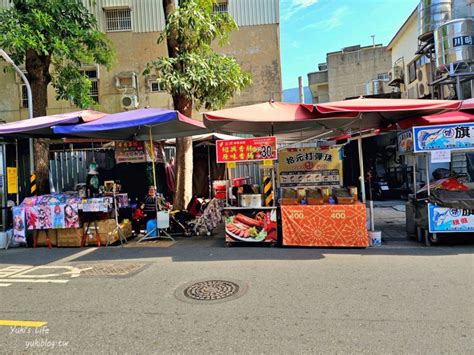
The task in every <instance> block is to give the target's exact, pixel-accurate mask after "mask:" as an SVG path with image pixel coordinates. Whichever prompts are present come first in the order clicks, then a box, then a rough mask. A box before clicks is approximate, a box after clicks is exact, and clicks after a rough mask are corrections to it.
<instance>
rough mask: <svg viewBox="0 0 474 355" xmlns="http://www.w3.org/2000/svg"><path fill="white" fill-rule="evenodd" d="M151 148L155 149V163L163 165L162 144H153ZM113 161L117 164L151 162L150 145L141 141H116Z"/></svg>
mask: <svg viewBox="0 0 474 355" xmlns="http://www.w3.org/2000/svg"><path fill="white" fill-rule="evenodd" d="M153 146H154V148H155V152H154V154H155V162H157V163H164V162H165V154H164V148H163V144H161V143H160V142H153ZM115 160H116V162H117V164H119V163H146V162H151V151H150V143H149V142H143V141H118V142H116V143H115Z"/></svg>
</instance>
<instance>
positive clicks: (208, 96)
mask: <svg viewBox="0 0 474 355" xmlns="http://www.w3.org/2000/svg"><path fill="white" fill-rule="evenodd" d="M214 4H215V1H214V0H180V1H179V5H178V7H176V2H175V0H163V8H164V12H165V18H166V26H165V29H164V31H163V33H162V34H161V36H160V37H159V39H158V43H161V42H164V41H166V44H167V47H168V57H160V58H158V59H156V60H155V61H153V62H150V63H148V66H147V70H146V71H145V74H149V73H154V74H156V76H157V81H158V83H159V84H160V86H161V87H162V88H164V89H165V90H167V91H168V92H169V93H170V94H171V96H172V97H173V104H174V109H175V110H177V111H179V112H181V113H182V114H184V115H186V116H188V117H191V115H192V111H193V108H194V109H199V108H201V107H204V108H206V109H208V110H210V109H218V108H221V107H222V106H224V105H225V103H226V102H227V101H228V100H229V99H230V98H231V97H232V96H233V95H234V94H236V93H238V92H239V91H240V90H242V89H243V88H245V87H246V86H248V85H250V84H251V76H250V74H249V73H246V72H244V71H242V69H241V68H240V66H239V64H238V63H237V62H236V60H235V59H234V58H232V57H228V56H225V55H220V54H218V53H216V52H215V51H214V50H213V49H212V47H211V44H212V43H213V42H216V41H217V42H218V43H219V44H220V45H223V44H225V43H226V42H227V41H228V37H229V34H230V32H231V31H233V30H235V29H237V25H236V23H235V21H234V19H233V18H232V17H231V16H230V15H229V14H227V13H216V12H214V11H213V7H214ZM176 150H177V154H176V195H175V199H174V205H175V206H176V207H177V208H184V207H185V206H186V205H185V204H186V203H187V201H189V199H190V198H191V193H192V175H193V173H192V169H193V156H192V141H191V138H189V137H186V138H178V139H177V142H176Z"/></svg>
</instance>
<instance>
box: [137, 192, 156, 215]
mask: <svg viewBox="0 0 474 355" xmlns="http://www.w3.org/2000/svg"><path fill="white" fill-rule="evenodd" d="M157 198H158V197H157V195H156V188H155V186H149V187H148V194H147V195H146V196H145V198H144V199H143V202H142V203H141V205H140V209H141V210H142V211H143V213H144V214H145V219H146V220H149V219H151V218H156V210H157V205H158V203H159V201H157V200H156V199H157Z"/></svg>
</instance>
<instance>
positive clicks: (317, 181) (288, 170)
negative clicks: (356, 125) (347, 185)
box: [278, 147, 342, 189]
mask: <svg viewBox="0 0 474 355" xmlns="http://www.w3.org/2000/svg"><path fill="white" fill-rule="evenodd" d="M341 154H342V151H341V148H340V147H336V148H327V149H321V148H300V149H286V150H283V151H280V159H279V171H278V178H279V183H280V187H281V188H282V189H284V188H297V187H306V186H308V187H314V186H342V159H341Z"/></svg>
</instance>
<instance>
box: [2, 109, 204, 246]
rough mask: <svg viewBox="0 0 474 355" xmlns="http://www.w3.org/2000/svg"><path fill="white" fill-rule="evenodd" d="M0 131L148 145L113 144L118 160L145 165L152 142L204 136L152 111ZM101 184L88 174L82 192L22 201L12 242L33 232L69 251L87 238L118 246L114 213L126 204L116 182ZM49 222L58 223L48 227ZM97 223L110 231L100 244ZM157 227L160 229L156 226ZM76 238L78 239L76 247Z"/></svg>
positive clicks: (77, 116) (169, 113)
mask: <svg viewBox="0 0 474 355" xmlns="http://www.w3.org/2000/svg"><path fill="white" fill-rule="evenodd" d="M64 125H67V126H64ZM1 129H3V132H4V133H5V134H9V135H18V136H26V137H28V136H42V137H57V138H62V137H87V138H94V137H95V138H102V139H112V140H120V141H123V140H127V141H129V140H134V141H137V140H138V141H148V143H146V144H138V143H135V142H131V143H130V144H128V143H124V142H119V145H120V146H119V151H118V153H119V156H118V157H119V158H120V159H126V160H127V159H131V160H140V161H141V160H148V159H147V158H146V155H147V154H145V150H147V151H148V155H150V156H151V161H152V162H153V161H156V159H155V158H156V156H157V153H156V151H157V147H156V144H155V143H154V141H155V140H164V139H168V138H172V137H173V138H174V137H183V136H189V135H193V134H202V133H206V132H207V130H206V129H205V128H204V126H203V124H202V123H200V122H197V121H194V120H192V119H190V118H187V117H185V116H183V115H181V114H180V113H179V112H177V111H173V110H164V109H152V108H151V109H142V110H134V111H130V112H121V113H118V114H110V115H106V114H102V113H97V112H89V111H86V112H79V113H72V114H65V115H63V116H61V117H59V116H57V115H56V116H47V117H42V118H38V119H32V120H29V121H28V123H22V124H15V125H13V124H12V125H10V124H8V125H3V126H1V127H0V130H1ZM151 165H152V167H153V180H154V181H155V182H156V181H157V180H156V174H155V164H151ZM99 181H100V183H99ZM102 183H104V185H106V184H105V182H103V181H101V180H99V178H98V176H97V171H94V169H91V170H90V171H89V172H88V174H87V181H86V184H85V186H84V185H82V186H84V189H82V190H81V189H80V190H79V191H75V192H73V193H68V194H64V195H48V196H40V197H35V198H34V202H33V203H32V202H31V201H32V200H25V201H24V203H22V204H21V205H20V206H18V207H17V208H16V215H15V218H16V220H17V222H18V223H17V224H15V226H14V229H15V230H16V232H15V235H16V236H15V239H17V240H22V238H23V241H24V240H25V238H26V231H28V230H31V231H40V233H36V232H35V233H34V235H35V238H34V239H35V240H36V241H37V240H39V239H40V238H39V236H38V235H39V234H41V235H44V234H46V237H45V239H46V242H47V244H48V246H52V245H53V241H52V240H51V238H50V237H49V236H50V235H52V234H54V235H55V236H56V234H57V233H55V232H56V231H58V232H59V234H62V235H64V236H66V237H67V238H69V239H68V240H69V241H71V240H72V239H74V243H73V244H74V246H80V245H84V244H86V242H87V241H88V239H92V240H93V243H94V244H95V245H102V244H108V243H110V242H113V240H112V239H113V238H112V239H111V238H109V237H110V234H112V237H113V236H114V235H115V234H116V235H117V236H118V237H119V240H120V242H122V243H123V242H125V238H124V235H125V232H126V230H125V227H126V226H124V225H123V222H124V221H123V220H124V219H125V220H126V218H121V220H122V221H120V220H119V217H118V216H119V213H118V210H119V209H120V207H123V206H121V205H124V204H126V203H128V196H127V195H123V194H120V193H119V190H118V186H119V184H117V183H116V181H114V180H111V181H109V185H110V186H112V190H111V191H106V190H107V188H106V186H102ZM155 185H156V183H155ZM78 187H79V186H78ZM58 201H59V202H58ZM71 210H72V211H73V212H74V213H75V216H76V217H77V223H78V224H75V225H69V224H66V222H65V219H66V216H67V215H69V214H71V213H72V212H71ZM66 211H67V213H66ZM99 215H100V216H99ZM60 216H63V217H62V218H63V224H60V223H59V221H60V219H61V218H60ZM55 218H56V219H55ZM55 221H57V222H58V224H54V222H55ZM106 221H107V222H106ZM125 222H127V221H125ZM157 222H158V216H157ZM101 224H104V225H107V226H106V227H107V228H110V229H112V230H111V231H109V233H107V238H106V239H102V235H101V234H102V233H101V232H102V231H103V230H104V228H106V227H104V226H102V227H101ZM157 224H159V223H157ZM83 227H85V228H83ZM127 228H128V226H127ZM157 228H158V229H160V226H159V225H158V226H157ZM71 231H74V232H73V233H74V235H71V234H70V232H71ZM52 232H54V233H52ZM88 236H90V238H88ZM72 237H74V238H72ZM76 237H77V238H79V245H77V238H76ZM56 239H57V238H56ZM71 243H72V242H71ZM57 244H59V243H57ZM60 246H66V245H60ZM67 246H73V245H67Z"/></svg>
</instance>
